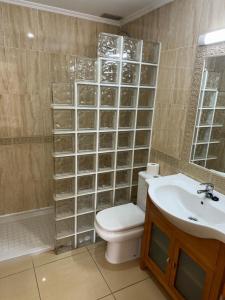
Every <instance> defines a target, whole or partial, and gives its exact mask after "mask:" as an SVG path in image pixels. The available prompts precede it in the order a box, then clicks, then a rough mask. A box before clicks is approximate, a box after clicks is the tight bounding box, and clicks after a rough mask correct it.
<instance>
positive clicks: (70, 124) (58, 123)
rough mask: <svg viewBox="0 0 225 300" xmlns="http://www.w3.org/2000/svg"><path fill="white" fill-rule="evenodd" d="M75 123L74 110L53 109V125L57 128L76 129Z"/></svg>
mask: <svg viewBox="0 0 225 300" xmlns="http://www.w3.org/2000/svg"><path fill="white" fill-rule="evenodd" d="M74 124H75V123H74V111H73V110H69V109H59V110H58V109H57V110H53V127H54V129H55V130H74Z"/></svg>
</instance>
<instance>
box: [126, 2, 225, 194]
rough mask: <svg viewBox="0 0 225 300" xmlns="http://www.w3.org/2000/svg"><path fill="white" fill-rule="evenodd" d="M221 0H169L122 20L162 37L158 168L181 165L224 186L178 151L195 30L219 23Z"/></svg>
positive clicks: (139, 32) (138, 33) (136, 31)
mask: <svg viewBox="0 0 225 300" xmlns="http://www.w3.org/2000/svg"><path fill="white" fill-rule="evenodd" d="M224 15H225V2H224V1H223V0H174V2H172V3H170V4H167V5H165V6H163V7H161V8H159V9H157V10H155V11H153V12H151V13H149V14H147V15H145V16H143V17H141V18H139V19H137V20H136V21H134V22H132V23H129V24H127V25H125V26H123V31H125V32H127V33H129V34H130V35H132V36H133V37H136V38H141V39H144V40H148V39H150V40H156V41H157V40H158V41H160V42H162V52H161V63H160V70H159V81H158V95H157V99H156V106H155V120H154V125H153V143H152V149H153V150H152V154H151V159H152V160H155V161H158V162H160V164H161V172H162V173H163V174H171V173H174V172H178V171H182V172H184V173H186V174H188V175H190V176H192V177H194V178H196V179H198V180H202V181H204V180H207V181H212V182H213V183H215V185H216V187H217V189H219V190H220V191H223V192H225V180H224V179H222V178H221V177H218V176H216V175H212V174H211V173H210V172H209V171H207V170H202V169H199V168H198V167H196V166H194V165H190V164H189V163H188V162H187V160H186V159H184V157H183V155H182V152H183V151H184V149H183V147H184V146H185V145H184V143H183V141H184V136H185V124H186V117H187V111H188V105H189V101H190V93H191V85H192V74H193V68H194V61H195V53H196V47H197V41H198V36H199V35H200V34H202V33H206V32H209V31H212V30H216V29H220V28H224V27H225V18H224Z"/></svg>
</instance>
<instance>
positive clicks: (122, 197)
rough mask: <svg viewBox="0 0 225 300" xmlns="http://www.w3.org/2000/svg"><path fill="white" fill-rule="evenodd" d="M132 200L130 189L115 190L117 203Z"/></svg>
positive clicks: (120, 203)
mask: <svg viewBox="0 0 225 300" xmlns="http://www.w3.org/2000/svg"><path fill="white" fill-rule="evenodd" d="M129 202H130V189H129V188H122V189H117V190H116V191H115V201H114V203H115V205H122V204H126V203H129Z"/></svg>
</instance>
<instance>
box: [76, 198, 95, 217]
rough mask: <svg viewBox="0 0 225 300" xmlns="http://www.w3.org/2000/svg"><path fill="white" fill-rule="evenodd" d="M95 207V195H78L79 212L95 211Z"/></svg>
mask: <svg viewBox="0 0 225 300" xmlns="http://www.w3.org/2000/svg"><path fill="white" fill-rule="evenodd" d="M94 208H95V195H94V194H90V195H84V196H78V197H77V213H78V214H81V213H85V212H89V211H93V210H94Z"/></svg>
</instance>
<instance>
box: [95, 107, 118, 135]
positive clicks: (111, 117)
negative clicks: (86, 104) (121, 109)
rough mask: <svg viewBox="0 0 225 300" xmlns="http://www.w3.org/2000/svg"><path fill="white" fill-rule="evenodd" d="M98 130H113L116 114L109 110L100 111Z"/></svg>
mask: <svg viewBox="0 0 225 300" xmlns="http://www.w3.org/2000/svg"><path fill="white" fill-rule="evenodd" d="M99 118H100V129H104V130H105V129H115V126H116V112H115V111H111V110H102V111H100V116H99Z"/></svg>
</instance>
